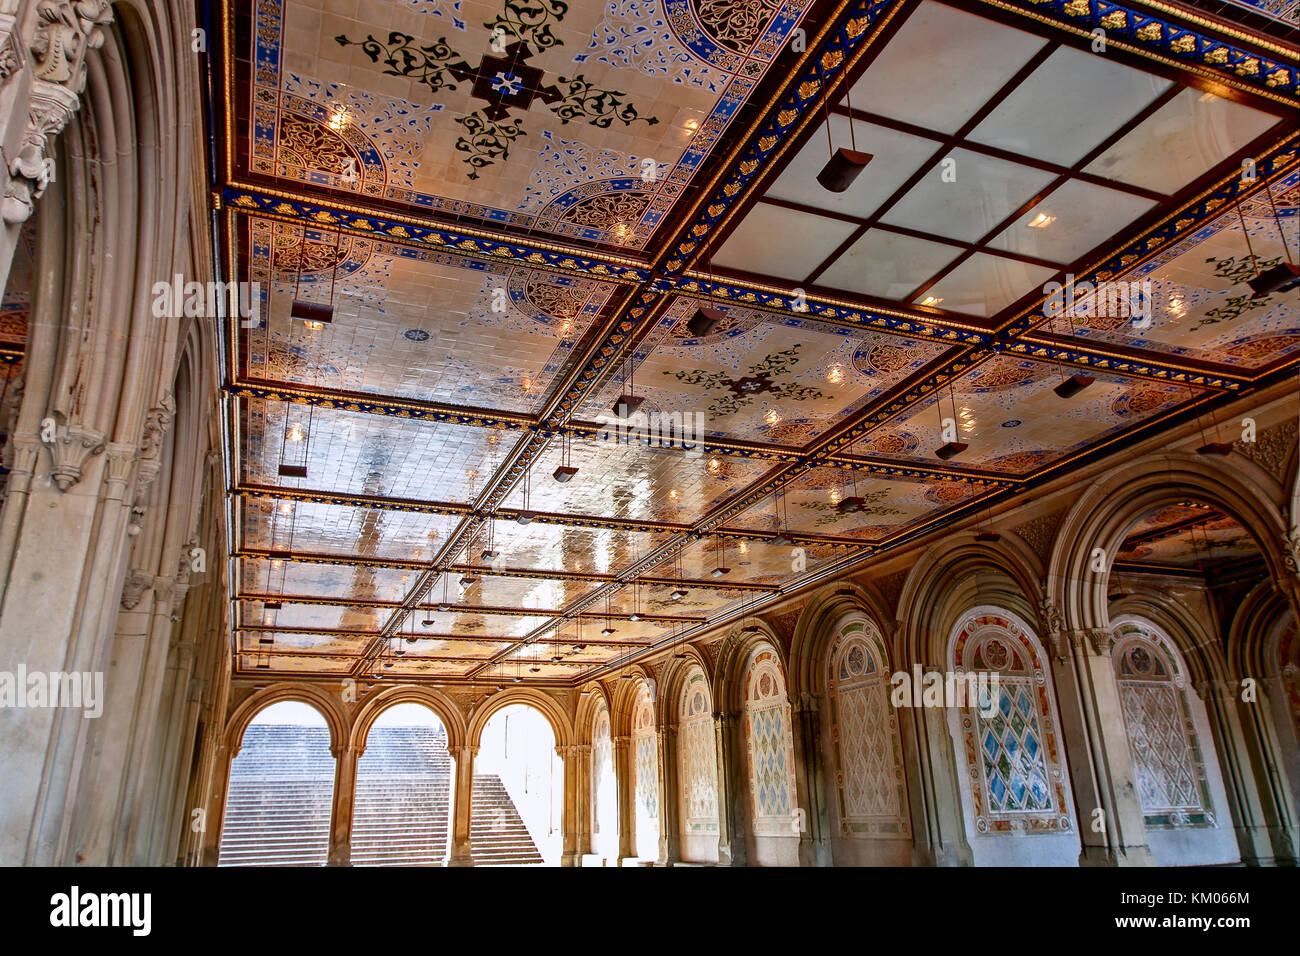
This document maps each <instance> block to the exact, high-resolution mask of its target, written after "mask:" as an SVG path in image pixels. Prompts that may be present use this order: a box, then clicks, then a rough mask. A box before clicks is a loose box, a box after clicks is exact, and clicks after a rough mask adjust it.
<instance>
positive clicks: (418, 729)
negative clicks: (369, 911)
mask: <svg viewBox="0 0 1300 956" xmlns="http://www.w3.org/2000/svg"><path fill="white" fill-rule="evenodd" d="M453 779H454V768H453V766H452V761H451V758H450V757H449V756H448V753H447V730H446V728H445V727H443V725H442V721H441V720H439V719H438V715H437V714H435V713H434V712H433V711H432V710H430V709H429V708H428V707H425V706H424V705H423V704H414V703H406V704H394V705H393V706H392V707H389V708H388V709H386V710H385V711H384V712H383V713H381V714H380V715H379V716H378V718H376V720H375V722H374V723H373V724H372V725H371V726H370V730H369V732H368V733H367V734H366V740H365V752H364V753H362V755H361V759H360V760H358V761H357V781H356V795H355V799H354V800H353V806H352V865H353V866H436V865H439V864H441V863H443V861H444V860H445V859H446V857H447V847H448V842H447V839H448V834H449V833H450V829H451V813H452V806H451V804H452V799H453V798H452V786H451V782H452V780H453Z"/></svg>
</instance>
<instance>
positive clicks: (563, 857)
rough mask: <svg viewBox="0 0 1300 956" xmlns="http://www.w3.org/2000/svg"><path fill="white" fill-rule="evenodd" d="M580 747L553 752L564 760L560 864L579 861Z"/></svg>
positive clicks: (570, 747) (571, 863)
mask: <svg viewBox="0 0 1300 956" xmlns="http://www.w3.org/2000/svg"><path fill="white" fill-rule="evenodd" d="M579 750H580V748H579V747H578V746H577V745H576V744H570V745H568V746H566V747H556V748H555V752H556V754H558V755H559V757H560V759H561V760H563V761H564V813H563V814H562V815H561V821H562V822H561V826H562V828H563V834H562V843H561V846H562V849H561V854H560V866H578V865H579V863H580V859H579V853H580V851H579V849H578V840H579V832H580V830H581V826H582V825H581V823H580V822H579V821H580V820H581V819H582V797H581V792H582V781H581V766H580V765H581V763H582V758H581V755H580V753H579Z"/></svg>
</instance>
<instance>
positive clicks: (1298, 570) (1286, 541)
mask: <svg viewBox="0 0 1300 956" xmlns="http://www.w3.org/2000/svg"><path fill="white" fill-rule="evenodd" d="M1282 560H1283V561H1284V562H1286V568H1287V570H1288V571H1290V572H1291V573H1292V574H1294V575H1296V576H1297V577H1300V527H1295V528H1292V529H1291V533H1290V534H1288V535H1287V536H1286V537H1285V538H1283V539H1282Z"/></svg>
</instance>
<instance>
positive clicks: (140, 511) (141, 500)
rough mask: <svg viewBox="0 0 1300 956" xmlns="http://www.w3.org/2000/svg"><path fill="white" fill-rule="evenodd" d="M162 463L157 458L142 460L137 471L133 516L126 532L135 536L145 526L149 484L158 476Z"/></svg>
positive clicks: (132, 500)
mask: <svg viewBox="0 0 1300 956" xmlns="http://www.w3.org/2000/svg"><path fill="white" fill-rule="evenodd" d="M161 468H162V464H161V463H160V462H159V461H158V460H157V459H150V460H147V461H142V462H140V464H139V466H138V467H137V468H136V472H135V492H134V494H133V495H132V497H131V517H130V518H129V519H128V520H127V525H126V533H127V534H129V535H131V536H132V537H134V536H135V535H137V534H139V533H140V529H141V528H143V527H144V515H145V512H146V511H148V510H149V507H148V505H147V504H145V502H146V501H148V498H149V486H150V485H151V484H153V480H154V479H155V478H157V477H158V472H159V471H160V470H161Z"/></svg>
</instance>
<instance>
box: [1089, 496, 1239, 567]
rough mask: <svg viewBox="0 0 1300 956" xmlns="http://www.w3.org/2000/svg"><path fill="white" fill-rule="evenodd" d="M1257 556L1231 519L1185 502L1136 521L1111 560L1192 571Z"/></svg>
mask: <svg viewBox="0 0 1300 956" xmlns="http://www.w3.org/2000/svg"><path fill="white" fill-rule="evenodd" d="M1258 556H1259V548H1258V546H1257V545H1256V544H1255V539H1254V538H1252V537H1251V536H1250V532H1248V531H1247V530H1246V529H1245V528H1244V527H1242V525H1241V524H1240V523H1239V522H1238V521H1237V520H1236V519H1235V518H1232V517H1229V516H1228V515H1225V514H1223V513H1222V512H1220V511H1217V510H1215V509H1213V508H1211V507H1209V506H1207V505H1204V504H1201V503H1200V502H1190V501H1189V502H1185V503H1181V504H1177V505H1168V506H1166V507H1164V508H1161V509H1159V510H1158V511H1155V512H1153V513H1151V514H1149V515H1147V516H1146V517H1144V518H1143V519H1142V520H1140V521H1138V522H1137V523H1136V524H1135V525H1133V527H1132V528H1131V529H1129V533H1128V536H1127V537H1126V538H1125V540H1124V544H1123V546H1122V547H1121V549H1120V552H1119V554H1117V555H1116V556H1115V560H1116V561H1122V562H1125V563H1128V564H1152V565H1163V566H1165V567H1177V568H1184V569H1189V570H1193V569H1197V568H1204V567H1206V566H1207V565H1211V564H1218V563H1221V562H1225V561H1239V560H1242V559H1245V558H1250V557H1258Z"/></svg>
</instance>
